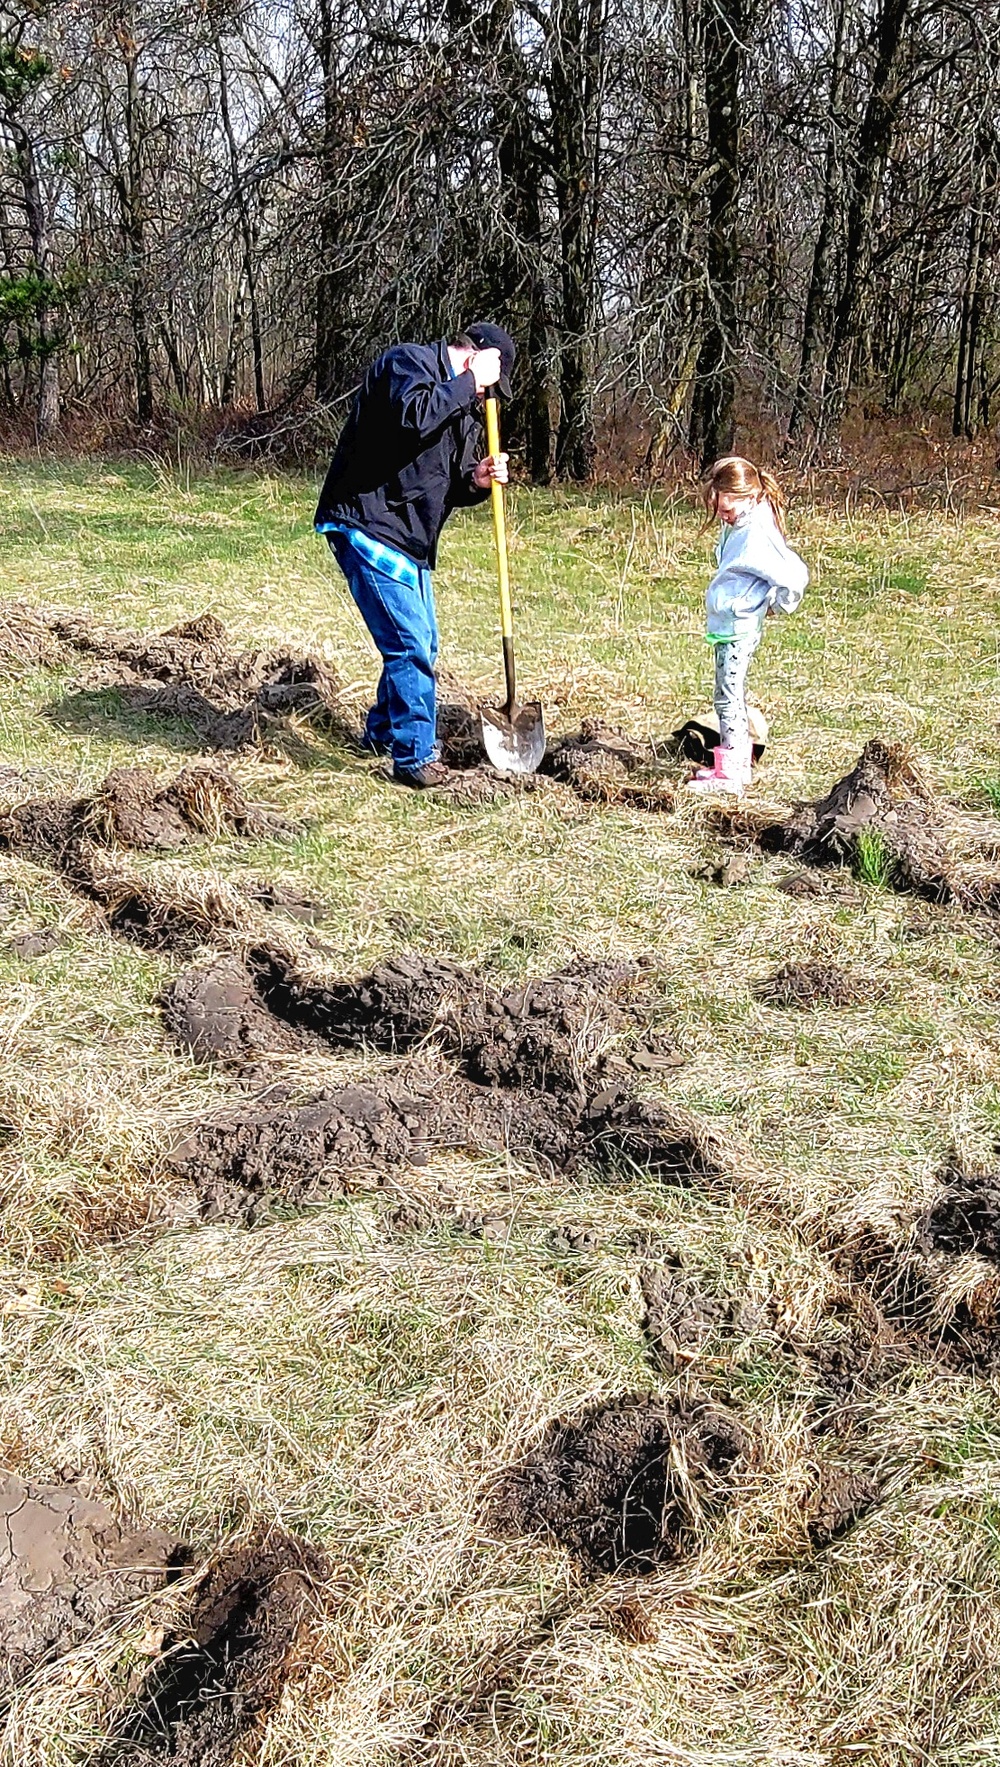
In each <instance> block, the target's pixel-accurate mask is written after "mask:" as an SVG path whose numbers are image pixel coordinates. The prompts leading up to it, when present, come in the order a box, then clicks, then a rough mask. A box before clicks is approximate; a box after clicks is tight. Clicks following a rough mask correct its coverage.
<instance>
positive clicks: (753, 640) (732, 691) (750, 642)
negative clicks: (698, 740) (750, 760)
mask: <svg viewBox="0 0 1000 1767" xmlns="http://www.w3.org/2000/svg"><path fill="white" fill-rule="evenodd" d="M760 631H761V629H760V627H758V628H757V630H756V632H748V633H746V634H745V635H743V636H741V637H739V638H730V639H729V640H727V642H726V643H724V644H716V645H715V646H714V650H715V710H716V713H717V715H718V719H719V742H720V743H721V745H722V747H723V748H727V749H730V748H734V747H739V746H740V745H742V744H744V743H746V742H747V740H748V739H749V736H750V725H749V723H748V721H747V699H746V687H747V671H748V670H749V668H750V663H751V660H752V658H753V653H754V651H755V650H756V649H757V646H758V644H759V643H760Z"/></svg>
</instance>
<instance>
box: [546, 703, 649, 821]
mask: <svg viewBox="0 0 1000 1767" xmlns="http://www.w3.org/2000/svg"><path fill="white" fill-rule="evenodd" d="M542 766H543V769H544V771H545V772H546V773H548V774H550V775H551V777H552V778H553V779H558V780H562V781H564V782H565V783H566V784H567V785H571V786H572V787H573V790H574V791H575V792H576V794H577V796H578V797H581V798H584V799H586V800H587V801H589V802H591V803H598V804H621V805H624V806H626V807H628V808H630V809H635V810H665V811H669V810H672V809H673V807H674V798H675V790H676V788H675V786H674V784H673V782H672V781H671V780H669V779H667V778H664V776H663V770H662V768H660V767H659V765H658V763H657V760H656V756H655V754H654V751H653V749H652V746H651V745H650V744H649V743H640V742H636V741H635V740H634V739H633V738H632V737H630V736H626V735H625V732H624V731H622V730H616V729H614V728H613V727H612V726H611V725H609V724H602V723H601V721H600V719H598V718H588V719H585V720H584V722H583V723H582V724H581V726H580V729H579V730H578V731H574V732H572V733H571V734H569V735H567V736H563V737H560V739H559V741H558V743H556V744H555V745H550V748H549V750H548V752H547V754H546V756H545V760H544V761H543V763H542Z"/></svg>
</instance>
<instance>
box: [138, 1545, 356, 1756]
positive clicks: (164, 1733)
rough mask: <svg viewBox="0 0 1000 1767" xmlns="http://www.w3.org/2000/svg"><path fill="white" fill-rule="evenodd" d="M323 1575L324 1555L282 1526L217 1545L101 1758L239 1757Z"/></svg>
mask: <svg viewBox="0 0 1000 1767" xmlns="http://www.w3.org/2000/svg"><path fill="white" fill-rule="evenodd" d="M329 1577H330V1565H329V1562H328V1560H327V1559H326V1557H325V1555H324V1554H323V1553H322V1552H320V1551H319V1550H318V1549H317V1548H316V1547H314V1546H310V1545H309V1544H308V1542H307V1541H305V1540H298V1539H295V1538H294V1537H293V1536H292V1535H289V1534H282V1533H280V1532H275V1533H273V1534H269V1535H267V1536H264V1537H261V1538H260V1539H257V1540H255V1541H251V1542H250V1543H249V1544H248V1545H246V1546H242V1547H238V1548H236V1549H233V1550H230V1551H227V1552H223V1553H221V1554H220V1556H219V1558H218V1559H217V1560H216V1562H215V1564H214V1565H213V1566H212V1567H211V1569H210V1570H209V1571H208V1573H207V1575H206V1576H205V1577H204V1578H203V1580H202V1582H201V1583H200V1584H199V1585H198V1588H197V1589H196V1591H195V1594H194V1598H193V1601H192V1605H191V1610H190V1613H189V1614H188V1615H187V1617H186V1620H185V1624H184V1626H183V1628H182V1629H180V1630H178V1631H176V1632H175V1633H173V1634H172V1635H169V1636H168V1637H167V1638H166V1639H165V1640H164V1646H163V1655H162V1657H161V1659H160V1660H159V1662H158V1663H156V1665H155V1666H154V1667H153V1668H152V1670H151V1671H150V1673H149V1675H148V1676H147V1678H146V1682H145V1684H144V1686H143V1688H142V1691H141V1695H140V1698H139V1701H138V1709H137V1710H136V1711H134V1712H133V1713H131V1714H129V1716H128V1717H127V1718H126V1719H125V1720H124V1722H123V1723H122V1724H121V1726H120V1727H119V1738H118V1740H117V1741H116V1743H115V1745H113V1747H112V1749H111V1750H110V1751H109V1752H108V1754H107V1755H106V1757H105V1763H106V1767H111V1763H112V1761H113V1762H115V1763H122V1764H123V1767H146V1764H147V1763H150V1764H152V1763H156V1762H164V1761H170V1762H174V1763H176V1764H177V1767H230V1763H231V1762H233V1761H235V1760H236V1758H237V1757H238V1756H239V1757H240V1758H241V1759H243V1758H245V1756H244V1751H245V1749H246V1748H247V1746H248V1744H249V1743H250V1742H251V1740H252V1737H253V1733H254V1732H255V1731H257V1730H258V1729H259V1727H260V1725H261V1723H262V1721H263V1719H264V1718H266V1716H267V1715H268V1713H269V1712H271V1711H273V1710H274V1707H275V1706H276V1705H277V1703H278V1700H279V1699H280V1698H281V1694H282V1692H283V1690H284V1688H285V1685H286V1683H287V1682H288V1680H289V1678H290V1676H292V1675H293V1674H294V1672H295V1670H296V1667H297V1665H298V1663H299V1662H300V1661H301V1659H302V1656H303V1654H304V1647H305V1645H306V1642H307V1639H308V1633H309V1628H310V1622H315V1620H316V1619H317V1618H318V1617H319V1615H320V1614H321V1613H322V1610H323V1606H324V1587H325V1585H326V1584H327V1583H328V1581H329ZM122 1744H124V1745H125V1747H124V1749H123V1748H122Z"/></svg>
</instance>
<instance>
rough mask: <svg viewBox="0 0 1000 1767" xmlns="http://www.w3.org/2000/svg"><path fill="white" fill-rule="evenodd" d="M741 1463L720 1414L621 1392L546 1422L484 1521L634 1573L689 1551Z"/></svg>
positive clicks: (736, 1429)
mask: <svg viewBox="0 0 1000 1767" xmlns="http://www.w3.org/2000/svg"><path fill="white" fill-rule="evenodd" d="M750 1458H751V1444H750V1440H749V1438H748V1436H747V1434H746V1432H745V1431H744V1430H743V1428H742V1426H741V1425H740V1424H739V1423H738V1422H737V1420H736V1418H735V1417H733V1416H732V1414H731V1413H729V1412H727V1411H724V1410H722V1409H721V1408H720V1407H718V1406H715V1405H711V1404H708V1403H700V1402H698V1401H690V1402H689V1401H681V1400H675V1399H667V1398H657V1397H650V1396H647V1395H637V1394H625V1395H623V1396H622V1397H621V1398H619V1399H614V1400H612V1401H610V1402H609V1403H607V1404H604V1405H598V1406H594V1407H592V1408H591V1409H589V1410H587V1411H585V1412H583V1413H581V1414H579V1415H576V1416H574V1417H571V1418H567V1419H559V1420H557V1421H556V1422H555V1423H553V1424H551V1425H550V1426H549V1428H548V1429H547V1431H546V1433H545V1437H544V1439H543V1441H542V1442H541V1444H540V1445H539V1447H538V1448H536V1449H535V1450H534V1451H533V1453H531V1454H529V1455H528V1456H527V1457H526V1458H525V1459H524V1460H523V1461H522V1462H521V1463H520V1464H519V1465H517V1466H514V1467H510V1468H508V1469H507V1471H506V1472H504V1473H503V1474H502V1475H501V1477H500V1479H499V1480H498V1481H497V1484H496V1487H495V1489H494V1490H493V1492H492V1494H491V1498H490V1506H489V1513H490V1520H491V1523H492V1525H493V1526H494V1527H495V1528H496V1529H497V1531H498V1532H499V1533H501V1534H504V1535H508V1536H516V1535H525V1534H547V1535H548V1536H549V1537H550V1538H552V1539H554V1540H556V1541H558V1543H559V1544H560V1545H561V1546H564V1547H565V1548H566V1549H567V1551H569V1552H570V1553H571V1554H572V1556H573V1557H574V1558H575V1559H577V1560H578V1562H579V1563H580V1564H581V1565H583V1566H584V1568H585V1569H587V1570H589V1571H616V1572H624V1573H628V1574H633V1575H634V1574H642V1573H645V1572H649V1571H652V1570H655V1568H656V1567H657V1565H660V1564H664V1563H669V1562H671V1561H673V1560H676V1559H679V1558H682V1557H683V1556H684V1555H685V1554H686V1553H688V1552H690V1551H692V1550H694V1549H695V1548H696V1547H697V1545H698V1544H699V1543H700V1541H701V1540H703V1539H704V1536H705V1533H706V1530H707V1528H708V1527H709V1526H710V1525H711V1523H712V1521H713V1520H714V1519H715V1518H716V1517H717V1516H718V1514H719V1513H720V1512H721V1510H723V1509H724V1508H725V1505H726V1503H727V1502H728V1500H729V1499H730V1497H731V1495H732V1493H733V1488H734V1484H735V1481H736V1478H737V1475H738V1472H739V1470H740V1468H741V1466H743V1465H745V1464H746V1463H747V1462H748V1461H749V1459H750Z"/></svg>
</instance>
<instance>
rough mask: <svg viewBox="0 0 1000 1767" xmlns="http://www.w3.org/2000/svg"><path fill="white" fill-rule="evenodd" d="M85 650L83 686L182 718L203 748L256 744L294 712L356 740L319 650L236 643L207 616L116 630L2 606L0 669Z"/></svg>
mask: <svg viewBox="0 0 1000 1767" xmlns="http://www.w3.org/2000/svg"><path fill="white" fill-rule="evenodd" d="M74 656H84V657H87V658H89V659H90V660H91V662H92V664H93V665H94V666H93V667H92V669H91V671H90V672H89V674H88V675H87V677H86V679H85V681H84V682H83V683H82V685H83V687H84V689H85V690H86V691H88V692H92V691H94V690H95V689H100V688H108V687H113V688H115V689H116V690H117V693H118V698H119V703H121V704H123V705H124V706H125V708H126V710H129V711H136V712H147V713H153V714H155V715H156V716H157V717H162V718H167V719H174V720H177V721H179V722H181V723H183V724H185V725H187V726H188V727H189V728H190V729H191V730H192V732H193V733H194V734H195V735H196V736H197V737H198V739H199V741H200V742H201V743H202V744H203V745H204V746H205V747H206V748H211V749H217V750H230V751H232V750H237V749H241V748H247V747H251V746H256V745H259V744H260V743H262V742H264V741H265V740H266V739H267V737H268V735H269V734H271V733H272V732H273V731H274V729H275V728H276V727H277V726H278V725H279V724H280V723H281V722H282V721H284V720H287V719H288V718H289V717H293V716H294V717H297V718H303V719H306V720H308V721H309V722H312V723H315V724H318V725H320V726H323V727H325V728H326V729H328V730H330V731H331V732H332V733H333V734H334V735H337V736H340V737H345V738H346V739H348V740H350V741H352V742H356V741H357V740H358V732H357V731H356V729H355V727H354V725H353V723H352V722H351V720H350V719H348V718H347V717H345V714H344V712H343V710H342V708H341V707H340V706H339V703H338V695H339V683H338V681H337V677H336V675H335V674H334V672H333V670H332V669H331V668H330V667H329V665H328V664H327V663H325V662H324V661H323V660H322V658H320V657H317V656H313V655H310V654H309V653H308V652H300V651H291V650H281V649H279V650H269V651H264V650H250V651H241V650H238V649H237V648H236V646H235V645H234V644H233V642H232V640H231V639H230V637H229V634H228V633H227V631H226V628H225V627H224V626H223V625H222V623H221V621H220V620H217V619H216V618H215V616H214V615H213V614H202V615H201V616H200V617H199V618H197V619H194V620H188V621H186V622H184V623H183V624H182V625H179V626H171V627H170V628H169V629H168V630H167V631H166V632H161V633H141V632H128V631H119V630H117V629H116V628H115V627H112V626H105V625H102V624H101V622H100V621H97V620H94V619H93V618H92V617H91V616H90V615H89V614H86V613H82V612H79V611H76V612H74V611H73V610H58V609H56V610H51V609H34V610H20V609H15V608H12V607H10V606H8V607H7V608H6V609H4V610H0V669H2V667H3V659H4V658H7V659H9V661H8V666H9V667H13V668H15V669H19V670H23V669H24V668H27V667H37V666H38V665H39V664H42V663H46V664H50V665H55V664H59V663H65V662H66V661H67V660H68V659H70V658H71V657H74Z"/></svg>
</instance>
